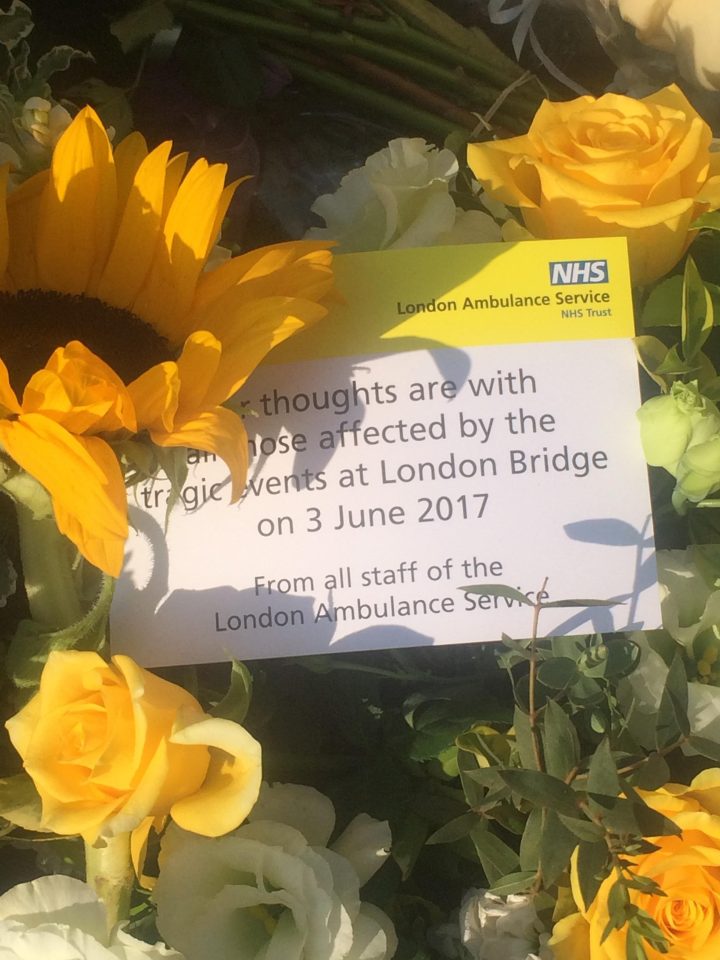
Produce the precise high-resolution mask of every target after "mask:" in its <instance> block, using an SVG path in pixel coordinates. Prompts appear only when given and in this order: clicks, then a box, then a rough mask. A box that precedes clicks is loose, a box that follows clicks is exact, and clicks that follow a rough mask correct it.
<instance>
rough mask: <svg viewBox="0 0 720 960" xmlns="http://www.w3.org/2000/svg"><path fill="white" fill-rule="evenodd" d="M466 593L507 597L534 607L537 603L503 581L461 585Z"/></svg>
mask: <svg viewBox="0 0 720 960" xmlns="http://www.w3.org/2000/svg"><path fill="white" fill-rule="evenodd" d="M460 590H463V591H464V592H465V593H473V594H479V595H480V596H483V597H505V599H507V600H515V601H517V603H522V604H525V606H528V607H533V606H535V604H534V603H533V602H532V600H528V598H527V597H526V596H525V594H524V593H521V592H520V591H519V590H516V589H515V587H508V586H506V585H505V584H503V583H474V584H470V585H468V586H466V587H460Z"/></svg>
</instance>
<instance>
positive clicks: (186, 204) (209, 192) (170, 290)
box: [133, 161, 226, 344]
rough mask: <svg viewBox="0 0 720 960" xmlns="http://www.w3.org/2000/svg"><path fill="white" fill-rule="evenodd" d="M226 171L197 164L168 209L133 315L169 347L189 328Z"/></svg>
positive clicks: (209, 246) (210, 245)
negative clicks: (166, 340)
mask: <svg viewBox="0 0 720 960" xmlns="http://www.w3.org/2000/svg"><path fill="white" fill-rule="evenodd" d="M225 173H226V167H225V165H224V164H215V165H213V166H208V165H207V163H206V162H205V161H198V162H197V163H196V164H195V165H194V166H193V167H192V169H191V170H190V171H189V173H188V174H187V176H186V177H185V179H184V180H183V182H182V183H181V184H180V187H179V188H178V191H177V194H176V196H175V199H174V200H173V202H172V205H171V207H170V209H169V210H168V215H167V220H166V221H165V226H164V230H163V239H162V240H161V242H160V244H159V245H158V249H157V252H156V255H155V260H154V262H153V265H152V269H151V271H150V273H149V275H148V278H147V281H146V283H145V285H144V287H143V289H142V290H141V291H140V293H139V294H138V296H137V297H136V299H135V302H134V305H133V311H134V312H135V313H136V314H137V315H138V316H139V317H142V318H143V319H144V320H145V321H146V322H148V323H150V324H152V326H153V327H155V329H156V330H157V331H158V333H160V334H161V335H162V336H164V337H166V338H167V339H168V340H169V341H170V342H171V343H174V344H177V343H181V342H182V341H183V340H184V339H185V336H186V334H187V333H188V332H189V331H188V330H187V326H188V324H187V315H188V314H189V311H190V308H191V306H192V302H193V299H194V296H195V287H196V285H197V281H198V277H199V276H200V273H201V271H202V269H203V267H204V266H205V261H206V260H207V257H208V255H209V253H210V250H211V249H212V245H213V243H214V241H215V233H214V227H215V218H216V212H217V210H218V206H219V205H220V203H221V201H222V200H223V195H224V188H223V184H224V181H225Z"/></svg>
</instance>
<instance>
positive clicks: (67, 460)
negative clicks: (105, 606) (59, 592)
mask: <svg viewBox="0 0 720 960" xmlns="http://www.w3.org/2000/svg"><path fill="white" fill-rule="evenodd" d="M0 442H1V443H2V444H3V446H4V447H5V449H6V450H7V452H8V454H9V455H10V456H11V457H12V458H13V460H15V461H16V463H18V464H19V466H21V467H22V468H23V470H26V471H27V472H28V473H29V474H31V475H32V476H33V477H35V479H36V480H37V481H38V482H39V483H41V484H42V485H43V486H44V487H45V489H46V490H47V491H48V493H49V494H50V496H51V497H52V501H53V509H54V511H55V519H56V521H57V525H58V529H59V530H60V532H61V533H63V534H65V536H67V537H68V538H69V539H70V540H72V542H73V543H74V544H75V546H76V547H77V548H78V550H79V551H80V553H82V555H83V556H84V557H85V558H86V559H87V560H89V561H90V563H93V564H95V566H98V567H100V569H101V570H104V571H105V572H106V573H109V574H110V575H111V576H114V577H116V576H118V574H119V573H120V568H121V567H122V560H123V550H124V546H125V540H126V538H127V533H128V523H127V501H126V494H125V484H124V481H123V476H122V473H121V471H120V465H119V464H118V461H117V458H116V457H115V454H114V453H113V452H112V450H111V449H110V447H109V446H108V445H107V444H106V443H105V441H104V440H101V439H100V438H99V437H87V438H85V437H75V436H73V435H72V434H71V433H68V431H67V430H65V429H64V428H63V427H61V426H59V425H58V424H56V423H54V422H53V421H52V420H49V419H48V418H47V417H44V416H42V414H38V413H29V414H23V415H22V416H21V417H19V418H18V419H17V420H13V421H10V420H0Z"/></svg>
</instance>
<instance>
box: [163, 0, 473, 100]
mask: <svg viewBox="0 0 720 960" xmlns="http://www.w3.org/2000/svg"><path fill="white" fill-rule="evenodd" d="M172 6H174V7H175V8H176V9H178V8H179V9H180V10H187V11H188V12H189V13H194V14H198V15H201V16H203V17H207V18H208V19H213V20H215V21H217V22H218V23H226V24H228V25H232V26H236V27H239V28H241V29H244V30H250V31H252V32H254V33H255V32H257V33H260V34H264V35H265V36H268V37H279V38H281V39H283V40H288V41H290V42H292V43H298V42H300V43H308V44H310V45H311V46H313V47H316V48H318V49H320V51H329V50H333V51H339V52H341V53H352V54H356V55H357V56H363V57H368V58H369V59H371V60H374V61H376V62H377V63H383V64H385V65H387V66H389V67H396V68H398V69H400V70H403V71H406V72H407V73H409V74H410V75H411V76H417V77H421V78H423V79H425V80H428V81H430V82H434V83H437V84H439V85H440V86H443V87H445V88H447V89H449V90H452V91H453V92H456V93H461V94H467V93H469V94H470V95H471V96H472V95H473V94H474V93H475V94H479V93H480V91H476V90H474V89H473V88H474V86H475V85H474V84H473V83H472V82H471V81H469V80H468V78H467V77H466V76H464V75H463V74H460V73H458V72H456V71H453V70H448V69H447V68H446V67H438V66H436V65H435V64H434V63H430V62H428V60H427V59H424V60H420V59H419V58H418V57H414V56H412V55H410V54H408V53H404V52H403V51H402V50H397V49H395V48H393V47H387V46H385V45H383V44H380V43H377V42H376V41H374V40H368V39H366V38H365V37H360V36H357V35H356V34H354V33H350V32H349V31H347V30H344V31H342V32H340V33H335V32H332V31H329V30H318V29H315V28H313V27H304V26H301V25H299V24H294V23H285V22H283V21H277V20H268V19H267V17H260V16H257V15H256V14H254V13H245V12H244V11H241V10H230V9H228V8H227V7H220V6H216V5H215V4H214V3H210V2H207V0H173V3H172ZM482 93H483V95H484V96H485V98H487V96H488V91H487V90H486V89H483V90H482Z"/></svg>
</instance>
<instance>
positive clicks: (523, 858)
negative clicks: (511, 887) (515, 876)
mask: <svg viewBox="0 0 720 960" xmlns="http://www.w3.org/2000/svg"><path fill="white" fill-rule="evenodd" d="M542 828H543V811H542V807H533V809H532V810H531V811H530V814H529V816H528V818H527V822H526V823H525V830H524V831H523V835H522V840H521V841H520V866H521V867H522V868H523V870H531V871H533V872H534V871H536V870H537V868H538V865H539V863H540V836H541V834H542Z"/></svg>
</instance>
